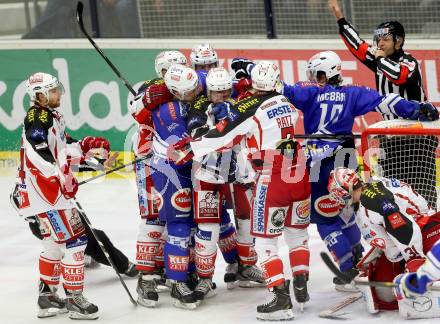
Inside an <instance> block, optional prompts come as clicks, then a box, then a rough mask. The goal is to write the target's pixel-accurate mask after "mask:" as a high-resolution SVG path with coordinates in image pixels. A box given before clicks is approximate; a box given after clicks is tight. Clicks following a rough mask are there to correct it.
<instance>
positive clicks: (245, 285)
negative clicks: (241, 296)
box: [237, 280, 266, 288]
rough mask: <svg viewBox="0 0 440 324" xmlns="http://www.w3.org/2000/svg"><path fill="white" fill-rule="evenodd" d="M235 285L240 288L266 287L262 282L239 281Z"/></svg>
mask: <svg viewBox="0 0 440 324" xmlns="http://www.w3.org/2000/svg"><path fill="white" fill-rule="evenodd" d="M237 285H238V287H240V288H264V287H266V283H264V282H257V281H249V280H239V281H238V284H237Z"/></svg>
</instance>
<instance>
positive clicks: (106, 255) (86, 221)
mask: <svg viewBox="0 0 440 324" xmlns="http://www.w3.org/2000/svg"><path fill="white" fill-rule="evenodd" d="M73 201H74V202H75V205H76V209H77V210H78V212H79V213H80V214H81V216H82V218H83V219H84V221H85V223H86V225H87V226H88V227H89V229H90V231H91V232H92V234H93V236H94V237H95V240H96V241H97V242H98V245H99V247H100V248H101V251H102V252H103V253H104V255H105V258H106V259H107V261H108V262H109V263H110V265H111V266H112V268H113V269H114V270H115V272H116V274H117V275H118V278H119V281H120V282H121V284H122V286H123V287H124V289H125V291H126V292H127V295H128V297H129V298H130V301H131V302H132V304H133V305H134V306H137V302H136V301H135V300H134V298H133V296H132V295H131V293H130V290H128V287H127V285H126V284H125V281H124V279H122V277H121V274H120V273H119V272H118V269H117V268H116V266H115V264H114V263H113V260H112V258H111V257H110V255H109V253H108V251H107V249H106V248H105V247H104V244H102V242H101V240H100V239H99V237H98V235H97V234H96V232H95V229H94V228H93V226H92V224H91V223H90V220H89V218H88V217H87V215H86V213H85V212H84V209H83V208H82V206H81V205H80V203H79V202H78V200H77V199H76V198H73Z"/></svg>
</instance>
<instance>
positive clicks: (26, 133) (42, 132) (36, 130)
mask: <svg viewBox="0 0 440 324" xmlns="http://www.w3.org/2000/svg"><path fill="white" fill-rule="evenodd" d="M26 90H27V93H28V94H29V96H30V98H31V101H32V102H33V105H32V107H31V108H29V110H28V111H27V113H26V117H25V119H24V126H23V134H22V147H21V150H20V167H19V172H18V178H19V179H20V180H19V181H20V185H19V196H20V205H19V209H20V214H21V215H22V216H23V217H28V216H34V215H37V217H38V219H39V221H40V223H41V224H42V226H41V227H42V228H44V233H43V236H45V237H44V239H43V240H42V243H43V252H42V253H41V254H40V261H39V269H40V290H39V297H38V306H39V313H38V317H49V316H55V315H57V314H60V313H65V312H67V311H68V312H69V317H70V318H72V319H96V318H98V307H97V306H96V305H94V304H92V303H90V302H89V301H88V300H87V299H86V298H85V297H84V295H83V285H84V250H85V248H86V244H87V236H86V234H85V229H84V224H83V223H82V221H81V218H80V216H79V213H78V211H77V210H76V208H75V205H74V203H73V201H72V199H73V198H74V197H75V194H76V192H77V191H78V182H77V180H76V179H75V177H74V175H73V174H72V171H71V169H70V164H71V163H75V162H76V163H79V162H80V160H81V159H83V158H84V157H87V156H88V155H90V154H92V153H94V151H95V150H99V151H100V152H99V153H100V154H102V155H107V154H108V151H109V149H110V147H109V143H108V141H107V140H106V139H103V138H100V137H90V136H87V137H85V138H84V139H83V140H81V141H79V142H74V141H73V140H72V139H71V138H70V137H69V136H68V135H67V133H66V129H65V128H66V125H65V121H64V119H63V117H62V115H61V113H60V112H59V107H60V100H61V95H62V94H63V93H64V89H63V86H62V84H61V83H60V82H59V81H58V79H57V78H55V77H54V76H52V75H50V74H47V73H42V72H38V73H35V74H33V75H31V76H30V77H29V79H28V80H27V81H26ZM97 153H98V152H97ZM61 274H62V276H63V279H64V282H63V287H64V290H65V293H66V297H67V299H66V300H64V299H61V298H60V297H59V296H58V295H57V287H58V284H59V280H60V275H61Z"/></svg>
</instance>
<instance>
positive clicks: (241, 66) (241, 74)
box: [231, 57, 255, 79]
mask: <svg viewBox="0 0 440 324" xmlns="http://www.w3.org/2000/svg"><path fill="white" fill-rule="evenodd" d="M254 66H255V63H254V62H253V61H251V60H248V59H247V58H243V57H237V58H234V59H233V60H232V63H231V69H233V70H234V72H235V78H236V79H241V78H250V76H251V71H252V69H253V68H254Z"/></svg>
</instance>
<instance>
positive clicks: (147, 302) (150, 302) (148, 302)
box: [137, 296, 158, 308]
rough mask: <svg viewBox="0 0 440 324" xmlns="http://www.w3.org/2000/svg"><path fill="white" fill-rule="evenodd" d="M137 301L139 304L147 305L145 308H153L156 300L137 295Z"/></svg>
mask: <svg viewBox="0 0 440 324" xmlns="http://www.w3.org/2000/svg"><path fill="white" fill-rule="evenodd" d="M137 302H138V304H139V305H141V306H144V307H147V308H155V307H156V305H157V302H158V301H157V300H150V299H143V298H142V297H140V296H138V299H137Z"/></svg>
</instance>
